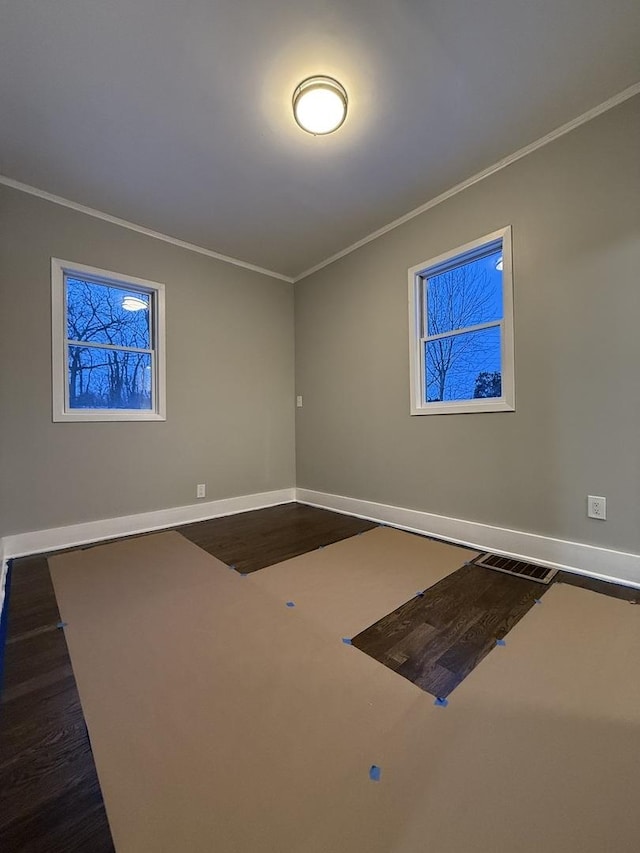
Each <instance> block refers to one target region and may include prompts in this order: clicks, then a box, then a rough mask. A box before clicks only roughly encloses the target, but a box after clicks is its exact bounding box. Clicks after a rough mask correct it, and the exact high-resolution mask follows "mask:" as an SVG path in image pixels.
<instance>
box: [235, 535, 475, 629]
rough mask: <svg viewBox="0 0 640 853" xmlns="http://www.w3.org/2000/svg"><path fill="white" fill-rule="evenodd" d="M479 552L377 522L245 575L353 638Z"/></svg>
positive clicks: (277, 596) (330, 627) (273, 594)
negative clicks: (363, 530)
mask: <svg viewBox="0 0 640 853" xmlns="http://www.w3.org/2000/svg"><path fill="white" fill-rule="evenodd" d="M477 555H478V552H477V551H469V550H468V549H466V548H460V547H458V546H456V545H449V544H447V543H445V542H436V541H435V540H433V539H427V538H425V537H424V536H415V535H413V534H411V533H405V532H403V531H402V530H394V529H393V528H390V527H377V528H375V529H374V530H369V531H367V532H366V533H362V534H361V535H360V536H352V537H351V538H350V539H345V540H343V541H342V542H336V543H335V544H334V545H328V546H327V547H326V548H321V549H319V550H317V551H311V552H309V553H308V554H302V555H301V556H300V557H294V558H293V559H291V560H286V561H285V562H283V563H278V564H277V565H275V566H268V567H267V568H266V569H262V570H261V571H260V572H255V573H254V574H253V575H251V577H250V582H251V583H252V584H255V585H256V586H257V587H259V588H260V589H262V590H264V591H265V592H267V593H269V594H270V595H272V596H273V597H274V599H276V600H280V601H293V602H295V605H296V607H297V608H299V609H300V610H301V611H302V612H303V613H304V615H305V616H306V617H307V618H308V619H310V620H311V621H313V622H315V623H316V624H317V625H319V626H320V627H322V628H325V629H326V630H328V631H331V632H332V633H334V634H336V635H337V636H339V637H340V636H343V637H353V636H355V635H356V634H358V633H359V632H360V631H363V630H364V629H365V628H368V627H369V625H372V624H373V623H374V622H377V620H378V619H381V618H382V617H383V616H386V615H387V613H391V612H392V611H394V610H395V609H396V608H397V607H399V606H400V605H401V604H404V602H405V601H408V600H409V599H410V598H413V597H414V596H415V594H416V593H417V592H418V591H419V590H424V589H426V588H427V587H430V586H433V585H434V584H435V583H437V582H438V581H439V580H442V578H444V577H446V576H447V575H449V574H451V572H455V570H456V569H459V568H460V566H462V565H464V563H465V562H466V561H468V560H472V559H473V558H474V557H476V556H477Z"/></svg>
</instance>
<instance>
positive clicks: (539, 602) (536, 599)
mask: <svg viewBox="0 0 640 853" xmlns="http://www.w3.org/2000/svg"><path fill="white" fill-rule="evenodd" d="M533 603H534V604H542V599H541V598H535V599H534V600H533Z"/></svg>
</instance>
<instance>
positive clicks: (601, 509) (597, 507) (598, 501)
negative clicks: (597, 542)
mask: <svg viewBox="0 0 640 853" xmlns="http://www.w3.org/2000/svg"><path fill="white" fill-rule="evenodd" d="M587 515H588V516H589V518H597V519H599V520H600V521H604V520H605V519H606V517H607V499H606V498H601V497H598V496H597V495H587Z"/></svg>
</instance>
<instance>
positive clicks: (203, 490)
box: [196, 483, 207, 498]
mask: <svg viewBox="0 0 640 853" xmlns="http://www.w3.org/2000/svg"><path fill="white" fill-rule="evenodd" d="M206 496H207V486H206V484H205V483H198V485H197V486H196V497H197V498H206Z"/></svg>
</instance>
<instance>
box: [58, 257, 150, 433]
mask: <svg viewBox="0 0 640 853" xmlns="http://www.w3.org/2000/svg"><path fill="white" fill-rule="evenodd" d="M65 275H74V276H78V278H83V277H87V278H89V279H90V280H91V281H97V282H99V283H101V284H109V285H113V286H117V287H130V288H131V289H133V290H142V291H146V292H147V293H152V294H153V298H154V311H153V324H154V325H153V329H152V332H153V344H154V345H153V351H154V358H153V365H154V374H155V375H154V390H155V395H154V400H155V408H154V409H153V410H152V411H140V410H139V409H137V410H136V409H118V410H115V409H69V405H68V396H69V389H68V379H67V346H66V341H67V332H66V327H67V316H66V301H65V288H64V278H65ZM51 322H52V327H51V331H52V336H51V341H52V389H53V421H54V422H55V423H59V422H65V421H74V422H78V421H89V422H91V421H165V420H166V419H167V415H166V363H165V300H164V284H160V283H159V282H157V281H147V280H146V279H143V278H135V277H133V276H130V275H121V274H120V273H116V272H110V271H108V270H102V269H98V268H97V267H89V266H85V265H84V264H76V263H73V262H71V261H63V260H60V259H59V258H51ZM106 346H107V347H108V345H106Z"/></svg>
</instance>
